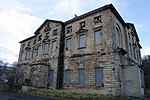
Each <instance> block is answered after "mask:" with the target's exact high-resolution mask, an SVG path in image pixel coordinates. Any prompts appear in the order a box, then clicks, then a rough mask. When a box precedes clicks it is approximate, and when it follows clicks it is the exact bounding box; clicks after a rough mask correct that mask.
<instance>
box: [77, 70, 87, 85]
mask: <svg viewBox="0 0 150 100" xmlns="http://www.w3.org/2000/svg"><path fill="white" fill-rule="evenodd" d="M80 71H81V72H80ZM82 71H83V72H82ZM85 73H86V72H85V68H80V69H78V86H79V87H84V85H85V81H86V77H85V76H86V75H85ZM82 75H83V77H82ZM82 78H83V83H82V80H81V79H82Z"/></svg>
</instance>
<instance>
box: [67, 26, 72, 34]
mask: <svg viewBox="0 0 150 100" xmlns="http://www.w3.org/2000/svg"><path fill="white" fill-rule="evenodd" d="M71 32H72V26H68V27H67V34H68V33H71Z"/></svg>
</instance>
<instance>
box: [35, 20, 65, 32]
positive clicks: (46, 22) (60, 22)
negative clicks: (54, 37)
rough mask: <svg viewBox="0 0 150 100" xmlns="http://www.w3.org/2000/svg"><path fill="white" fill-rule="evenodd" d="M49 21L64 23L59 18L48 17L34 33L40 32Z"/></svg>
mask: <svg viewBox="0 0 150 100" xmlns="http://www.w3.org/2000/svg"><path fill="white" fill-rule="evenodd" d="M47 22H55V23H61V24H62V23H63V22H62V21H58V20H51V19H46V20H45V21H44V22H43V24H42V25H41V26H40V27H39V28H38V29H37V30H36V31H35V32H34V34H38V32H39V31H40V30H41V29H42V28H43V26H44V25H45V24H46V23H47Z"/></svg>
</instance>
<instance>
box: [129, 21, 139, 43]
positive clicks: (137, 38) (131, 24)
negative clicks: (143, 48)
mask: <svg viewBox="0 0 150 100" xmlns="http://www.w3.org/2000/svg"><path fill="white" fill-rule="evenodd" d="M126 25H130V26H131V27H133V30H134V33H135V37H136V40H137V42H140V40H139V37H138V35H137V32H136V29H135V27H134V24H133V23H126Z"/></svg>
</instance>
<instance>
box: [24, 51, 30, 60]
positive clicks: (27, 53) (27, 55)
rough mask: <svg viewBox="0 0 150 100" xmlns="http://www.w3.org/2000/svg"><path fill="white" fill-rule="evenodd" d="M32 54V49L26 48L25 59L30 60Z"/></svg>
mask: <svg viewBox="0 0 150 100" xmlns="http://www.w3.org/2000/svg"><path fill="white" fill-rule="evenodd" d="M29 56H30V51H29V50H26V55H25V60H28V59H29Z"/></svg>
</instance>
